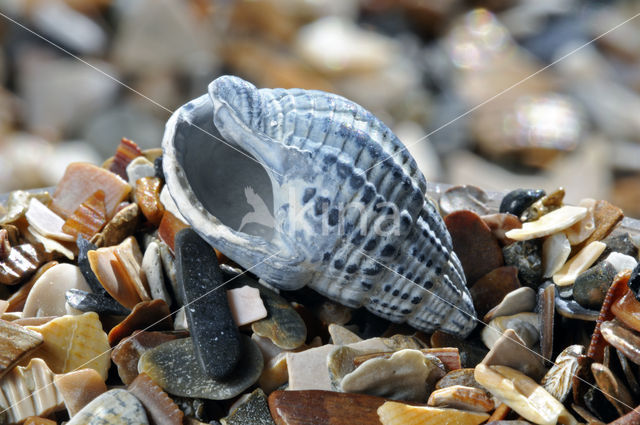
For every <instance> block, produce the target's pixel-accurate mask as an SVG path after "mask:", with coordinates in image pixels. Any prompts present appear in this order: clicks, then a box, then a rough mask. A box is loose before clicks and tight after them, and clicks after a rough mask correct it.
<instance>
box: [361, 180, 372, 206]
mask: <svg viewBox="0 0 640 425" xmlns="http://www.w3.org/2000/svg"><path fill="white" fill-rule="evenodd" d="M375 195H376V189H375V187H374V186H373V185H372V184H371V183H367V184H366V185H365V187H364V193H363V194H362V197H361V198H360V202H362V203H363V204H365V205H366V204H368V203H369V202H371V201H372V200H373V197H374V196H375Z"/></svg>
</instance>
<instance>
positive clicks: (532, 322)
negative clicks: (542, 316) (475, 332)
mask: <svg viewBox="0 0 640 425" xmlns="http://www.w3.org/2000/svg"><path fill="white" fill-rule="evenodd" d="M539 326H540V324H539V322H538V315H537V314H536V313H518V314H514V315H512V316H502V317H497V318H495V319H493V320H492V321H491V322H489V324H488V325H487V326H485V327H484V329H482V342H484V344H485V345H486V346H487V348H489V349H491V348H492V347H493V345H494V344H495V343H496V342H497V341H498V339H500V336H501V335H502V334H503V333H504V331H506V330H507V329H513V330H514V331H516V333H517V334H518V336H519V337H520V338H521V339H522V340H523V341H524V342H525V344H526V346H527V347H533V345H534V344H535V343H536V342H538V339H539Z"/></svg>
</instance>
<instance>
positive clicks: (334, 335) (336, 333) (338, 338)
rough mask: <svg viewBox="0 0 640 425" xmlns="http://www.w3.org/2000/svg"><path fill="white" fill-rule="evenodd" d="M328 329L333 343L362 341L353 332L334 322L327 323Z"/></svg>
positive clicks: (344, 343)
mask: <svg viewBox="0 0 640 425" xmlns="http://www.w3.org/2000/svg"><path fill="white" fill-rule="evenodd" d="M328 331H329V335H330V336H331V343H332V344H335V345H347V344H352V343H355V342H360V341H362V338H360V337H359V336H358V335H356V334H355V333H354V332H352V331H350V330H349V329H347V328H345V327H344V326H340V325H336V324H335V323H331V324H329V328H328Z"/></svg>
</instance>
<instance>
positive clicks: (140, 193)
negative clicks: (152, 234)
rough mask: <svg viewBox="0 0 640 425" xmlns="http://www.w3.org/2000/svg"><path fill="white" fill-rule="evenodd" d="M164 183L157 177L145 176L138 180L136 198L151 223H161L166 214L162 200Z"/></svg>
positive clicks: (155, 224) (156, 224)
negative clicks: (161, 193)
mask: <svg viewBox="0 0 640 425" xmlns="http://www.w3.org/2000/svg"><path fill="white" fill-rule="evenodd" d="M161 188H162V183H161V182H160V179H159V178H157V177H143V178H141V179H138V181H136V190H135V200H136V203H137V204H138V206H139V207H140V211H142V214H144V216H145V218H146V219H147V221H149V223H151V224H153V225H154V226H158V225H159V224H160V220H162V215H163V214H164V205H162V202H160V189H161Z"/></svg>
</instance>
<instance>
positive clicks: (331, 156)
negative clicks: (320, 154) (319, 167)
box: [323, 154, 338, 165]
mask: <svg viewBox="0 0 640 425" xmlns="http://www.w3.org/2000/svg"><path fill="white" fill-rule="evenodd" d="M337 160H338V157H337V156H335V155H334V154H328V155H326V156H325V157H324V158H323V161H324V163H325V165H333V164H334V163H335V162H336V161H337Z"/></svg>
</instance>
